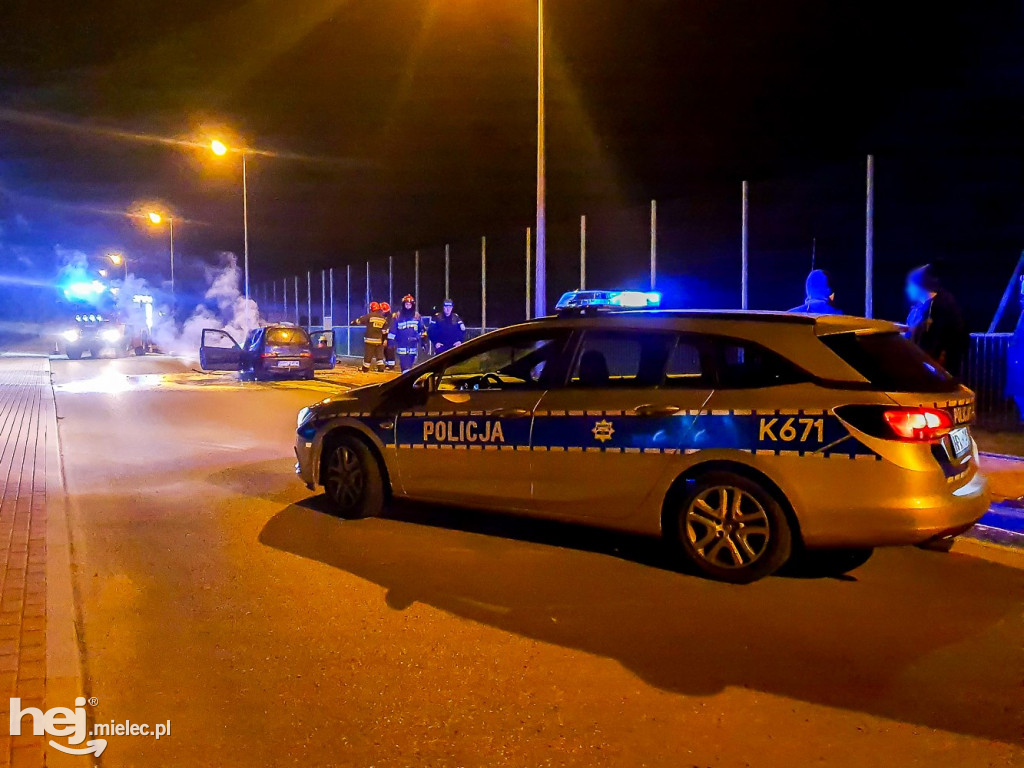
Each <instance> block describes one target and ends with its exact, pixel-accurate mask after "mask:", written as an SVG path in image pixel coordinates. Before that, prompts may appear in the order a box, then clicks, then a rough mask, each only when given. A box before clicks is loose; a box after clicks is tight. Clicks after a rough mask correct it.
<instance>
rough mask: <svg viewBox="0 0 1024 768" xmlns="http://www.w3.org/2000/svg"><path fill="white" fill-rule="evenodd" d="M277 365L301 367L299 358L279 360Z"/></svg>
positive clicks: (280, 366)
mask: <svg viewBox="0 0 1024 768" xmlns="http://www.w3.org/2000/svg"><path fill="white" fill-rule="evenodd" d="M277 367H278V368H298V367H299V361H298V360H278V361H277Z"/></svg>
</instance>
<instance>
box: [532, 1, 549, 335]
mask: <svg viewBox="0 0 1024 768" xmlns="http://www.w3.org/2000/svg"><path fill="white" fill-rule="evenodd" d="M544 133H545V131H544V0H537V232H536V238H537V257H536V259H535V262H536V267H535V268H536V275H535V278H534V283H533V295H534V302H535V304H534V317H543V316H544V315H546V314H547V313H548V310H547V162H546V157H545V147H544Z"/></svg>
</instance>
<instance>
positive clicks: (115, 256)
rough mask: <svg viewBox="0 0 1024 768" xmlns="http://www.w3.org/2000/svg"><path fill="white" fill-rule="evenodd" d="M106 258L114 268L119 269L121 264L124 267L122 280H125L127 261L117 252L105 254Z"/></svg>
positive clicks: (126, 276)
mask: <svg viewBox="0 0 1024 768" xmlns="http://www.w3.org/2000/svg"><path fill="white" fill-rule="evenodd" d="M107 258H108V259H110V263H111V264H113V265H114V266H115V267H120V266H121V265H122V264H123V265H124V279H125V280H127V279H128V259H126V258H125V257H124V255H123V254H121V253H119V252H118V251H111V252H110V253H108V254H107Z"/></svg>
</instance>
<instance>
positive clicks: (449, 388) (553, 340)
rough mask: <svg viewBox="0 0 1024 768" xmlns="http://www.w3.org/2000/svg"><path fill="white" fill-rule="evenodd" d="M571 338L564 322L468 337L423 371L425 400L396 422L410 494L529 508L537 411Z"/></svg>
mask: <svg viewBox="0 0 1024 768" xmlns="http://www.w3.org/2000/svg"><path fill="white" fill-rule="evenodd" d="M567 339H568V332H566V331H563V330H559V329H533V330H529V331H522V332H520V333H516V334H505V335H502V336H500V337H499V338H497V339H493V340H489V341H485V342H482V343H471V344H468V345H466V346H465V348H464V351H463V352H461V353H459V354H453V355H449V356H447V357H446V358H445V362H444V364H442V365H437V364H435V365H434V366H433V368H432V370H431V371H430V372H429V373H425V374H423V376H421V377H420V379H419V380H418V381H417V385H418V386H419V387H421V388H423V389H424V390H425V391H426V394H425V398H424V400H423V401H422V403H421V404H420V405H417V406H415V407H413V408H411V409H406V410H404V411H403V412H402V413H400V414H399V415H398V419H397V424H396V444H397V450H398V466H399V475H400V478H401V484H402V489H403V492H404V493H405V495H407V496H411V497H414V498H422V499H428V500H439V501H446V500H450V501H458V502H462V503H467V504H477V505H482V506H487V507H495V508H504V509H512V510H515V509H527V508H528V506H529V502H530V452H529V448H530V430H531V425H532V420H533V411H534V408H535V407H536V405H537V402H538V401H539V400H540V398H541V396H542V395H543V394H544V390H545V388H546V387H547V384H548V381H549V379H550V378H551V377H552V376H554V375H556V373H555V372H556V369H557V370H563V369H560V366H561V365H562V364H563V363H564V359H563V358H562V353H563V350H564V348H565V346H566V341H567ZM562 375H563V376H564V370H563V372H562Z"/></svg>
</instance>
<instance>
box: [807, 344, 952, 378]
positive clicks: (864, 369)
mask: <svg viewBox="0 0 1024 768" xmlns="http://www.w3.org/2000/svg"><path fill="white" fill-rule="evenodd" d="M820 338H821V340H822V341H823V342H824V343H825V345H826V346H828V347H829V348H830V349H831V350H832V351H833V352H835V353H836V354H837V355H839V356H840V357H841V358H843V360H844V361H846V362H847V363H849V365H850V366H851V367H852V368H853V369H854V370H856V371H857V373H859V374H861V375H862V376H863V377H864V378H865V379H867V380H868V381H870V382H871V384H872V385H873V386H874V387H875V388H877V389H880V390H883V391H886V392H955V391H956V390H957V389H958V388H959V384H958V383H957V381H956V379H955V378H953V376H951V375H950V374H949V373H947V372H946V370H945V369H944V368H943V367H942V366H941V365H939V364H938V363H936V362H935V361H934V360H932V359H931V358H930V357H928V355H926V354H925V353H924V352H922V351H921V348H920V347H918V346H917V345H916V344H914V343H913V342H911V341H909V340H907V339H905V338H903V337H902V336H901V335H900V334H898V333H862V334H856V333H836V334H832V335H829V336H822V337H820Z"/></svg>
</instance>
